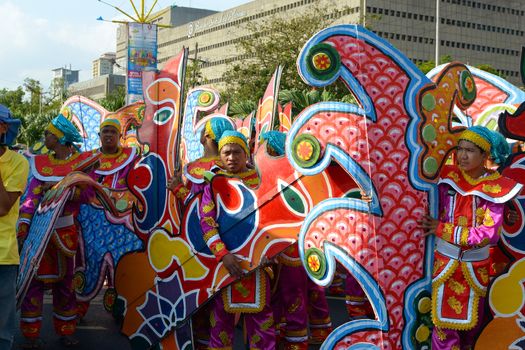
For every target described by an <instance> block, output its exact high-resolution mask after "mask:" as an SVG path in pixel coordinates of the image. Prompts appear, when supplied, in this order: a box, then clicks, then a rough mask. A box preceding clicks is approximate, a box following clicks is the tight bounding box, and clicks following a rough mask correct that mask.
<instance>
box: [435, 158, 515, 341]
mask: <svg viewBox="0 0 525 350" xmlns="http://www.w3.org/2000/svg"><path fill="white" fill-rule="evenodd" d="M520 188H521V185H518V184H516V183H515V182H514V181H512V180H510V179H507V178H505V177H502V176H501V175H500V174H499V173H497V172H494V173H492V174H490V175H488V176H484V177H481V178H478V179H473V178H471V177H469V176H468V175H467V174H466V173H464V172H463V171H462V170H461V169H460V168H459V167H457V166H454V165H449V166H445V167H444V168H443V170H442V173H441V178H440V180H439V185H438V191H439V225H438V227H437V230H436V251H435V255H434V270H433V280H432V320H433V322H434V325H435V328H434V332H433V335H432V344H433V345H432V347H433V349H437V350H442V349H443V350H444V349H460V348H465V346H466V347H468V346H471V345H472V344H473V341H474V337H475V335H476V333H477V329H478V327H479V326H480V322H478V321H479V320H481V319H482V312H483V305H484V298H485V295H486V292H487V286H488V283H489V268H490V266H489V265H490V261H489V245H494V244H496V243H497V241H498V239H499V231H500V227H501V224H502V220H503V206H504V204H503V203H504V202H505V201H507V200H509V199H511V198H512V197H513V196H514V195H516V194H517V193H518V192H519V190H520Z"/></svg>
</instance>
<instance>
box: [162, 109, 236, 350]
mask: <svg viewBox="0 0 525 350" xmlns="http://www.w3.org/2000/svg"><path fill="white" fill-rule="evenodd" d="M226 130H233V127H232V125H231V124H230V123H228V122H227V121H226V120H224V118H217V117H214V118H211V119H209V120H208V121H207V122H206V124H204V128H203V129H202V133H201V139H200V141H201V144H202V146H203V147H204V154H203V156H202V157H201V158H199V159H197V160H195V161H193V162H191V163H189V164H187V165H186V167H185V169H184V173H185V176H186V178H187V182H186V183H180V180H181V179H180V176H177V175H176V176H174V177H172V178H171V179H170V180H169V182H168V188H169V189H170V190H171V191H172V192H173V193H175V196H176V197H177V199H178V200H179V203H180V206H181V208H182V207H184V204H185V203H186V201H187V200H189V198H190V197H193V196H196V195H198V194H199V193H201V192H202V191H203V190H204V187H205V185H206V183H205V180H204V174H205V172H207V171H212V170H218V169H220V159H219V139H220V138H221V136H222V134H223V132H225V131H226ZM208 305H209V304H206V305H205V306H203V307H201V308H200V309H199V310H198V311H197V312H196V313H195V314H194V315H193V317H192V329H193V334H194V339H195V343H196V349H197V350H199V349H202V350H204V349H208V343H209V338H210V336H209V334H210V322H209V320H210V318H209V315H210V311H209V306H208Z"/></svg>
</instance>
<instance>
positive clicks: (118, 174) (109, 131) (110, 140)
mask: <svg viewBox="0 0 525 350" xmlns="http://www.w3.org/2000/svg"><path fill="white" fill-rule="evenodd" d="M121 130H122V128H121V125H120V122H119V121H118V119H112V118H108V119H106V120H104V121H103V122H102V123H101V124H100V129H99V134H98V135H99V137H100V145H101V147H100V148H99V149H95V150H93V151H92V153H93V155H95V154H97V153H98V154H99V165H98V167H96V168H93V170H92V171H91V173H90V174H89V175H90V176H91V178H93V180H95V181H97V182H98V183H100V184H101V185H102V186H104V187H106V188H110V189H115V190H121V189H126V188H127V182H126V177H127V176H128V172H129V170H130V169H131V168H132V167H133V166H134V163H135V160H136V159H137V157H138V154H137V149H136V148H135V147H122V146H121V145H120V138H121V136H122V131H121ZM76 259H77V267H78V266H82V264H83V263H82V261H79V260H80V254H77V255H76ZM109 282H110V283H111V281H109ZM88 308H89V302H87V301H86V302H84V301H79V302H78V305H77V310H78V317H79V319H82V318H83V317H84V316H85V315H86V313H87V311H88Z"/></svg>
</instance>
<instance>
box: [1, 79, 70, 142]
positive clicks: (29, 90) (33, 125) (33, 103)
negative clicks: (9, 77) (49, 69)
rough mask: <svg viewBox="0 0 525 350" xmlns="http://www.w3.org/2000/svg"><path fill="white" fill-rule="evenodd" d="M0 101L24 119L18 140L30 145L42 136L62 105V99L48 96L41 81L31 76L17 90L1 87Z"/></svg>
mask: <svg viewBox="0 0 525 350" xmlns="http://www.w3.org/2000/svg"><path fill="white" fill-rule="evenodd" d="M0 103H1V104H3V105H5V106H7V107H8V108H9V109H10V110H11V113H12V114H13V116H14V117H15V118H19V119H20V120H21V121H22V126H21V128H20V133H19V135H18V139H17V142H19V143H24V144H26V145H28V146H31V145H33V144H34V143H35V142H36V141H38V140H40V139H41V138H42V133H43V130H44V129H45V128H46V126H47V124H49V122H50V121H51V119H53V118H54V117H56V115H57V114H58V112H59V110H60V107H61V102H60V100H57V99H56V98H54V97H51V96H48V95H47V94H46V93H45V92H44V91H43V89H42V86H41V84H40V82H39V81H37V80H34V79H29V78H28V79H26V80H25V81H24V85H23V86H19V87H18V88H16V89H15V90H9V89H0Z"/></svg>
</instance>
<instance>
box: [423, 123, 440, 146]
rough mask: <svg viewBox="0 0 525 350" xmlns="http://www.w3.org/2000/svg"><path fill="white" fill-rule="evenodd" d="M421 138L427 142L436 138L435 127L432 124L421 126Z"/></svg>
mask: <svg viewBox="0 0 525 350" xmlns="http://www.w3.org/2000/svg"><path fill="white" fill-rule="evenodd" d="M422 135H423V140H425V141H427V142H432V141H434V140H435V139H436V137H437V133H436V128H435V127H434V126H433V125H430V124H429V125H427V126H425V127H424V128H423V133H422Z"/></svg>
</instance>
